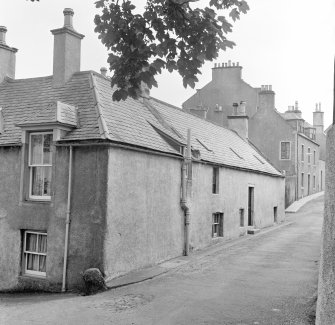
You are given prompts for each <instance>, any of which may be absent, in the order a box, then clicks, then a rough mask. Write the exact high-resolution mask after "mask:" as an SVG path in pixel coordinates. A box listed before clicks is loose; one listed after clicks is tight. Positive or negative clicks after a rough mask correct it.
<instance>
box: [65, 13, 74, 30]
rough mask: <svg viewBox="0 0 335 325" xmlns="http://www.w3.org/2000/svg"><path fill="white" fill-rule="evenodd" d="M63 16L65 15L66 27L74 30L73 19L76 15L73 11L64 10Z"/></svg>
mask: <svg viewBox="0 0 335 325" xmlns="http://www.w3.org/2000/svg"><path fill="white" fill-rule="evenodd" d="M63 14H64V27H69V28H73V24H72V17H73V15H74V11H73V9H71V8H65V9H64V10H63Z"/></svg>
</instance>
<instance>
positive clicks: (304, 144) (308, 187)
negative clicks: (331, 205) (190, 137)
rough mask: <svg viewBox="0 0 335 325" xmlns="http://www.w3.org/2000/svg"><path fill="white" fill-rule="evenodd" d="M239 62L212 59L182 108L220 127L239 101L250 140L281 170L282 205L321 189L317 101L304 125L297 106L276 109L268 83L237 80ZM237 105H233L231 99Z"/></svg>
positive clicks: (320, 117) (321, 138)
mask: <svg viewBox="0 0 335 325" xmlns="http://www.w3.org/2000/svg"><path fill="white" fill-rule="evenodd" d="M241 72H242V67H241V66H240V65H239V64H238V63H236V64H235V63H231V62H230V61H229V62H228V63H222V64H215V66H214V68H213V69H212V81H211V82H209V83H208V84H207V85H206V86H204V87H203V88H202V89H199V90H197V93H196V94H194V95H193V96H191V97H190V98H189V99H188V100H186V101H185V102H184V103H183V105H182V107H183V109H184V110H186V111H188V112H190V113H192V114H194V115H197V116H200V117H202V118H204V119H206V120H209V121H213V122H216V123H218V124H220V125H222V126H228V127H229V126H230V122H231V119H230V118H229V116H230V115H232V114H233V111H234V109H237V107H238V106H239V103H240V102H243V106H245V110H246V115H247V117H248V118H249V134H248V137H249V140H250V142H251V143H253V144H255V145H256V146H257V147H258V148H259V149H260V151H261V152H262V153H263V154H264V155H265V156H266V157H267V158H268V159H269V161H270V162H271V163H272V164H273V165H274V166H275V167H276V168H277V169H279V170H281V171H284V172H285V176H286V185H285V206H288V205H290V204H291V203H292V202H293V201H295V200H297V199H300V198H301V197H303V196H306V195H310V194H312V193H315V192H318V191H322V190H323V188H324V180H325V178H324V177H325V176H324V171H325V166H324V164H325V163H324V161H325V134H324V132H323V112H322V111H321V107H320V105H319V106H318V108H317V110H316V111H315V112H314V113H313V114H314V115H313V117H314V120H313V125H310V124H308V123H307V122H306V121H305V120H304V119H303V118H302V117H301V111H300V110H299V109H298V108H293V109H292V108H291V107H290V109H289V110H288V111H287V112H285V113H284V114H281V113H279V112H278V111H277V110H276V108H275V92H274V91H273V90H272V86H271V85H263V86H261V87H260V88H254V87H252V86H250V85H249V84H247V83H246V82H245V81H244V80H243V79H242V73H241ZM234 103H235V104H236V105H237V106H235V108H234V105H233V104H234Z"/></svg>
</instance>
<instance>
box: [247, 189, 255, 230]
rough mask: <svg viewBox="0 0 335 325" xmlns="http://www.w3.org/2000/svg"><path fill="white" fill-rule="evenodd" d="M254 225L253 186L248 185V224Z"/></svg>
mask: <svg viewBox="0 0 335 325" xmlns="http://www.w3.org/2000/svg"><path fill="white" fill-rule="evenodd" d="M253 225H254V187H253V186H249V187H248V226H253Z"/></svg>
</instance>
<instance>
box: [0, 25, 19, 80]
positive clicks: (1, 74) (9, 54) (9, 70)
mask: <svg viewBox="0 0 335 325" xmlns="http://www.w3.org/2000/svg"><path fill="white" fill-rule="evenodd" d="M6 32H7V28H6V27H5V26H0V82H2V81H3V80H4V79H5V77H10V78H15V53H16V52H17V49H16V48H14V47H9V46H8V45H7V44H6Z"/></svg>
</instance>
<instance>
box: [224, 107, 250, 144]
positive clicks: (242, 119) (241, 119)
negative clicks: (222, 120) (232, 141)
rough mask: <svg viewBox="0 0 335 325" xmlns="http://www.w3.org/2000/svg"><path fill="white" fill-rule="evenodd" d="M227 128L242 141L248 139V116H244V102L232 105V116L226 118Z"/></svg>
mask: <svg viewBox="0 0 335 325" xmlns="http://www.w3.org/2000/svg"><path fill="white" fill-rule="evenodd" d="M227 118H228V128H229V129H231V130H233V131H235V132H237V133H238V135H239V136H240V137H241V138H243V139H244V140H247V139H248V124H249V123H248V119H249V118H248V116H247V115H246V102H244V101H241V102H240V105H238V104H237V103H234V104H233V114H232V115H229V116H227Z"/></svg>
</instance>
